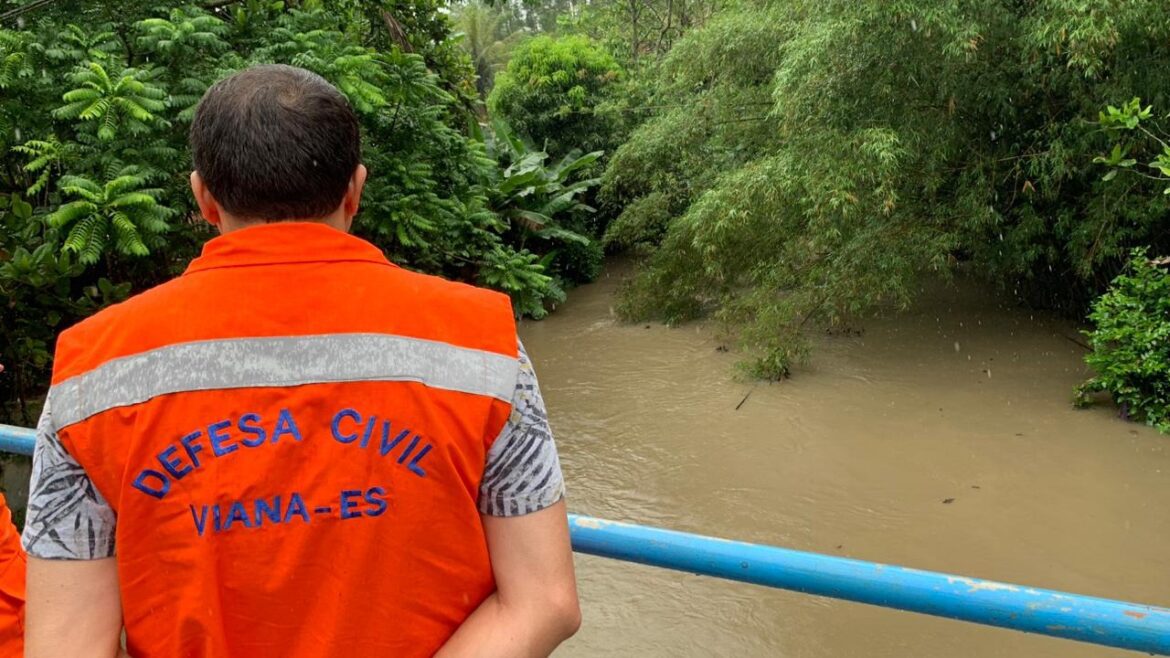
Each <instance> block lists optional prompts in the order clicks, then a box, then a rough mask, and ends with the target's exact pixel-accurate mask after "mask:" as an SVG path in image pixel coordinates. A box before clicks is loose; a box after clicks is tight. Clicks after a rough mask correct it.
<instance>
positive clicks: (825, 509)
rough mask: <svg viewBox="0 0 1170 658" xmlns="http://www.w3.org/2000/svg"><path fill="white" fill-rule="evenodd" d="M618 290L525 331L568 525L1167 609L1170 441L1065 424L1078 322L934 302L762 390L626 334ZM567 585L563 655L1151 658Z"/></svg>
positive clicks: (594, 561)
mask: <svg viewBox="0 0 1170 658" xmlns="http://www.w3.org/2000/svg"><path fill="white" fill-rule="evenodd" d="M623 272H625V270H624V269H622V268H620V267H619V268H611V271H610V273H609V274H608V275H603V277H602V279H601V280H600V281H599V282H598V283H596V284H593V285H589V286H585V287H582V288H579V289H577V290H575V291H574V292H573V293H571V295H570V299H569V301H568V303H566V304H565V305H564V306H562V307H561V308H560V309H559V310H558V311H557V312H556V313H554V314H553V315H552V316H551V317H549V318H548V319H547V320H545V321H543V322H529V323H525V325H524V326H522V328H521V335H522V337H523V339H524V342H525V345H526V347H527V348H528V351H529V353H530V354H531V355H532V358H533V361H534V362H535V364H536V367H537V373H538V374H539V376H540V380H541V384H542V388H543V391H544V396H545V400H546V402H547V404H548V407H549V413H550V416H551V419H552V424H553V429H554V431H555V432H556V434H557V439H558V444H559V447H560V450H561V458H562V462H563V467H564V469H565V475H566V478H567V481H568V487H569V506H570V509H571V511H574V512H579V513H582V514H589V515H593V516H599V517H604V518H609V519H615V520H624V521H632V522H637V523H646V524H653V525H659V526H665V527H669V528H673V529H678V530H685V531H691V532H700V533H704V534H711V535H718V536H723V537H729V538H734V539H741V540H746V541H752V542H760V543H767V544H775V545H780V546H785V547H790V548H796V549H802V550H810V551H817V552H822V553H828V554H834V555H843V556H848V557H856V558H861V559H866V560H874V561H879V562H886V563H894V564H901V565H906V566H912V567H917V568H921V569H931V570H938V571H946V572H951V573H958V574H963V575H969V576H975V577H980V578H990V579H994V580H1002V581H1008V582H1015V583H1021V584H1026V585H1032V586H1038V587H1047V588H1052V589H1061V590H1068V591H1072V592H1077V593H1083V594H1090V595H1096V596H1106V597H1111V598H1120V599H1125V600H1129V601H1135V602H1141V603H1151V604H1158V605H1170V514H1168V513H1167V505H1168V504H1170V437H1161V436H1159V435H1158V434H1157V433H1155V432H1153V431H1152V430H1149V429H1147V428H1145V427H1142V426H1139V425H1136V424H1132V423H1126V422H1123V421H1121V420H1118V419H1117V418H1116V413H1115V411H1114V410H1112V409H1109V408H1105V407H1100V408H1095V409H1091V410H1087V411H1078V410H1075V409H1073V408H1072V407H1071V406H1070V399H1071V395H1070V393H1071V390H1072V388H1073V387H1074V386H1075V385H1076V384H1077V383H1078V382H1080V381H1082V379H1083V378H1084V377H1085V376H1086V371H1085V369H1084V366H1083V365H1082V362H1081V357H1082V355H1083V353H1084V350H1083V348H1081V347H1080V346H1078V345H1077V344H1075V343H1074V342H1073V341H1072V340H1070V339H1069V337H1070V336H1071V337H1075V335H1076V334H1075V331H1074V330H1073V329H1072V328H1071V327H1069V326H1068V325H1067V324H1066V323H1063V322H1061V321H1058V320H1055V319H1053V318H1050V317H1046V316H1039V315H1030V314H1029V313H1028V312H1026V311H1020V310H1018V309H1013V308H1010V307H1008V306H1007V305H1001V304H999V303H998V302H997V301H996V300H995V299H994V298H992V297H990V296H989V295H986V294H982V293H980V292H979V291H978V289H977V288H976V287H974V286H971V285H959V286H957V287H955V286H943V285H939V286H932V287H931V288H930V290H929V291H927V293H926V294H925V296H924V299H923V301H922V302H920V303H919V304H918V306H916V307H915V308H912V309H911V310H910V311H908V312H906V313H902V314H897V315H891V316H890V317H888V318H884V319H877V320H873V321H870V322H867V323H866V324H865V325H864V334H862V335H860V336H858V335H851V336H849V337H841V336H837V337H826V338H824V339H823V340H821V341H819V342H818V344H817V345H816V347H815V349H814V352H813V361H812V364H811V365H810V366H809V367H808V368H804V369H800V370H798V371H797V372H796V374H795V377H794V378H793V379H792V380H790V381H788V382H784V383H780V384H773V385H769V384H756V385H753V384H751V383H750V382H744V381H737V380H736V378H735V377H734V370H733V364H734V363H735V361H736V359H737V356H736V355H735V354H734V353H725V352H721V351H719V350H718V349H717V348H719V347H720V342H719V340H718V339H717V338H716V337H715V334H714V333H713V332H712V331H711V330H710V328H709V327H706V326H703V325H691V326H684V327H681V328H669V327H664V326H660V325H650V326H647V325H644V324H636V325H629V324H623V323H621V322H618V321H617V320H616V319H615V318H614V316H613V311H612V307H613V304H614V293H615V292H616V289H617V285H618V280H619V278H620V276H621V275H622V273H623ZM749 392H750V395H748V393H749ZM745 395H747V396H748V397H747V400H746V402H744V403H743V405H742V407H741V408H740V409H739V410H736V406H737V405H738V404H739V403H740V402H741V401H743V400H744V397H745ZM945 501H949V502H945ZM577 571H578V578H579V582H580V588H581V598H582V606H583V611H584V625H583V627H582V629H581V631H580V632H579V633H578V635H577V636H576V637H575V638H573V639H572V640H570V641H569V642H568V643H567V644H566V645H565V647H564V648H563V649H562V650H561V651H560V652H559V653H558V655H560V656H781V657H787V658H823V657H829V656H832V657H835V658H837V657H847V656H848V657H851V656H865V657H874V658H886V657H889V658H893V657H897V658H905V657H907V656H932V657H935V656H938V657H946V658H963V657H968V656H970V657H974V656H981V657H982V656H1004V657H1021V658H1023V657H1027V658H1045V657H1061V658H1064V657H1069V658H1078V657H1088V656H1105V657H1109V656H1119V657H1120V656H1131V655H1138V654H1132V653H1129V652H1123V651H1114V650H1109V649H1103V648H1100V647H1093V646H1090V645H1084V644H1079V643H1074V642H1070V641H1067V640H1057V639H1051V638H1044V637H1037V636H1029V635H1025V634H1022V633H1016V632H1012V631H1006V630H1000V629H993V628H986V627H980V626H975V625H972V624H966V623H962V622H956V621H950V620H943V619H936V618H931V617H926V616H922V615H916V614H912V613H904V612H897V611H891V610H884V609H880V608H875V607H870V606H865V605H860V604H854V603H847V602H841V601H833V600H829V599H823V598H817V597H811V596H806V595H802V594H795V593H789V592H781V591H777V590H770V589H766V588H762V587H756V586H752V585H744V584H738V583H731V582H726V581H719V580H715V579H711V578H704V577H700V576H693V575H688V574H681V573H677V572H670V571H663V570H658V569H654V568H651V567H644V566H639V565H630V564H623V563H618V562H615V561H611V560H605V559H602V558H595V557H590V556H578V557H577Z"/></svg>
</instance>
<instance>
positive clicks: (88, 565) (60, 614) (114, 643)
mask: <svg viewBox="0 0 1170 658" xmlns="http://www.w3.org/2000/svg"><path fill="white" fill-rule="evenodd" d="M26 587H27V596H28V602H27V604H26V606H27V607H26V608H25V629H24V655H25V658H115V657H117V656H125V655H126V654H125V653H123V652H122V643H121V636H122V598H121V595H120V594H119V592H118V566H117V563H116V562H115V558H105V559H101V560H42V559H39V558H35V557H33V556H31V555H30V556H29V558H28V584H27V586H26Z"/></svg>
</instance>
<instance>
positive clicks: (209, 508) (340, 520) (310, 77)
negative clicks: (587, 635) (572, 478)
mask: <svg viewBox="0 0 1170 658" xmlns="http://www.w3.org/2000/svg"><path fill="white" fill-rule="evenodd" d="M191 148H192V153H193V157H194V164H195V167H194V168H195V171H194V172H193V173H192V174H191V189H192V191H193V193H194V196H195V200H196V202H197V203H198V205H199V209H200V212H201V213H202V215H203V217H204V218H205V219H206V220H207V221H209V222H210V223H212V224H213V225H215V226H216V227H217V228H218V229H219V230H220V232H221V233H222V235H220V236H219V237H216V238H215V239H213V240H211V241H210V242H208V243H207V245H206V246H205V247H204V250H203V253H202V255H201V256H200V257H199V258H197V259H195V260H194V261H193V262H192V263H191V265H190V267H188V269H187V270H186V272H185V273H184V274H183V275H182V276H180V277H178V278H176V279H174V280H172V281H170V282H168V283H166V284H163V285H161V286H158V287H156V288H154V289H152V290H149V291H146V292H144V293H142V294H140V295H138V296H136V297H133V298H132V299H130V300H128V301H126V302H124V303H122V304H118V305H115V306H113V307H110V308H108V309H106V310H104V311H102V312H100V313H98V314H97V315H95V316H93V317H91V318H89V319H87V320H85V321H83V322H81V323H80V324H78V325H76V326H74V327H72V328H71V329H69V330H68V331H66V332H64V333H63V334H62V335H61V337H60V339H59V341H58V344H57V351H56V358H55V362H54V366H53V384H52V388H51V390H50V393H49V397H48V401H47V403H46V407H45V411H44V414H43V416H42V418H41V422H40V425H39V428H38V435H37V448H36V455H35V457H34V465H33V482H32V487H31V494H30V501H29V509H28V520H27V524H26V527H25V530H24V536H23V540H24V545H25V548H26V549H27V550H28V553H29V567H28V611H27V634H26V651H27V653H26V655H27V656H29V657H30V658H46V657H53V658H56V657H66V656H67V657H69V658H83V657H90V656H93V657H95V658H96V657H100V658H108V657H113V656H117V655H122V654H121V652H122V649H121V647H120V635H121V632H122V629H123V627H125V632H126V646H127V652H128V654H129V655H130V656H134V658H154V657H159V658H162V657H165V658H176V657H183V658H193V657H203V656H208V657H212V656H214V657H227V656H230V657H233V658H238V657H246V658H252V657H269V656H272V657H281V658H322V657H325V658H328V657H330V656H338V657H340V656H345V657H346V658H351V657H353V658H363V657H366V656H370V657H373V656H378V657H379V658H381V657H388V656H430V655H432V654H433V655H438V656H444V657H455V656H544V655H547V654H549V653H550V652H551V651H552V650H553V649H554V648H555V647H556V646H557V645H558V644H560V643H561V642H562V641H563V640H564V639H566V638H567V637H569V636H570V635H572V633H573V632H575V630H576V628H577V626H578V624H579V623H580V611H579V609H578V604H577V592H576V584H575V580H574V576H573V563H572V554H571V552H570V547H569V535H568V525H567V522H566V514H565V505H564V501H563V489H564V486H563V480H562V477H561V471H560V464H559V461H558V459H557V454H556V448H555V446H554V443H553V439H552V435H551V433H550V431H549V428H548V422H547V419H546V416H545V412H544V403H543V401H542V399H541V397H540V392H539V389H538V387H537V385H536V379H535V375H534V374H533V370H532V367H531V365H530V363H529V361H528V358H527V356H526V355H525V354H524V351H523V348H522V347H520V346H519V344H518V340H517V337H516V327H515V322H514V319H513V315H512V310H511V306H510V304H509V301H508V299H507V297H505V296H504V295H501V294H498V293H495V292H490V291H485V290H481V289H477V288H473V287H471V286H467V285H463V284H457V283H451V282H447V281H444V280H441V279H438V278H435V277H430V276H424V275H420V274H416V273H412V272H408V271H406V270H403V269H400V268H398V267H396V266H394V265H392V264H390V263H389V262H388V261H387V260H386V258H385V256H384V255H383V254H382V253H381V252H380V251H379V250H378V249H377V248H376V247H374V246H373V245H371V244H369V243H367V242H364V241H362V240H360V239H358V238H355V237H352V236H350V235H348V230H349V228H350V224H351V222H352V221H353V217H354V215H355V214H356V213H357V211H358V203H359V199H360V197H361V192H362V186H363V184H364V182H365V179H366V169H365V167H364V166H362V165H361V164H360V161H359V160H360V135H359V128H358V122H357V119H356V117H355V116H354V114H353V111H352V109H351V108H350V106H349V104H348V103H347V102H346V100H345V98H344V97H343V96H342V95H341V94H340V93H339V92H338V91H337V90H336V89H334V88H333V87H332V86H330V85H329V84H328V83H327V82H325V80H323V79H322V78H320V77H318V76H317V75H315V74H312V73H309V72H307V71H304V70H301V69H296V68H292V67H288V66H259V67H254V68H251V69H247V70H245V71H243V72H241V73H238V74H236V75H234V76H232V77H230V78H228V79H226V80H224V81H222V82H220V83H218V84H216V85H215V86H213V87H212V88H211V89H210V90H209V91H208V92H207V94H206V95H205V96H204V98H203V100H202V102H201V103H200V105H199V108H198V111H197V113H196V116H195V119H194V122H193V124H192V126H191Z"/></svg>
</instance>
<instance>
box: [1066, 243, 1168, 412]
mask: <svg viewBox="0 0 1170 658" xmlns="http://www.w3.org/2000/svg"><path fill="white" fill-rule="evenodd" d="M1167 265H1170V260H1168V259H1161V260H1151V259H1149V258H1148V257H1147V256H1146V250H1144V249H1137V250H1134V252H1133V254H1132V256H1131V258H1130V260H1129V265H1128V266H1127V267H1126V270H1125V271H1124V272H1122V273H1121V274H1120V275H1119V276H1118V277H1117V278H1116V279H1114V280H1113V284H1112V285H1111V286H1110V288H1109V291H1108V292H1106V293H1105V294H1104V295H1102V296H1101V297H1100V298H1098V299H1097V301H1095V302H1094V303H1093V311H1092V313H1091V314H1090V315H1089V319H1090V320H1091V321H1092V322H1093V325H1094V329H1093V330H1092V331H1089V332H1087V335H1088V337H1089V341H1090V344H1091V345H1092V347H1093V351H1092V353H1090V354H1088V355H1086V356H1085V363H1087V364H1089V366H1091V367H1092V368H1093V370H1094V371H1095V372H1096V373H1097V375H1096V376H1095V377H1093V378H1092V379H1090V380H1089V381H1088V382H1086V383H1085V384H1083V385H1082V386H1081V387H1080V388H1078V389H1077V400H1078V402H1079V403H1081V404H1087V403H1088V401H1089V398H1090V395H1091V394H1092V393H1096V392H1102V391H1104V392H1107V393H1109V394H1110V395H1111V396H1112V397H1113V400H1114V401H1115V402H1116V403H1117V404H1118V405H1120V406H1121V409H1122V414H1123V415H1125V416H1127V417H1130V418H1134V419H1136V420H1142V421H1145V422H1146V423H1148V424H1149V425H1151V426H1153V427H1156V428H1158V430H1160V431H1162V432H1166V433H1170V272H1168V271H1167V270H1166V267H1167Z"/></svg>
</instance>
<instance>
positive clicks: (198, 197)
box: [191, 171, 223, 229]
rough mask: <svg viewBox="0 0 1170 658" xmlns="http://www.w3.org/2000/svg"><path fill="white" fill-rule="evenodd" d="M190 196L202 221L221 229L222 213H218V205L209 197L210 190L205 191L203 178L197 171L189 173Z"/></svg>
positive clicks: (212, 197)
mask: <svg viewBox="0 0 1170 658" xmlns="http://www.w3.org/2000/svg"><path fill="white" fill-rule="evenodd" d="M191 194H192V195H194V196H195V203H196V205H198V206H199V214H200V215H203V219H206V220H207V222H208V223H209V224H211V225H212V226H215V227H216V228H219V229H222V228H223V213H222V212H221V211H220V208H219V203H217V202H216V200H215V197H214V196H212V195H211V190H209V189H207V184H206V183H204V182H203V177H202V176H200V175H199V172H198V171H192V172H191Z"/></svg>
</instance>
